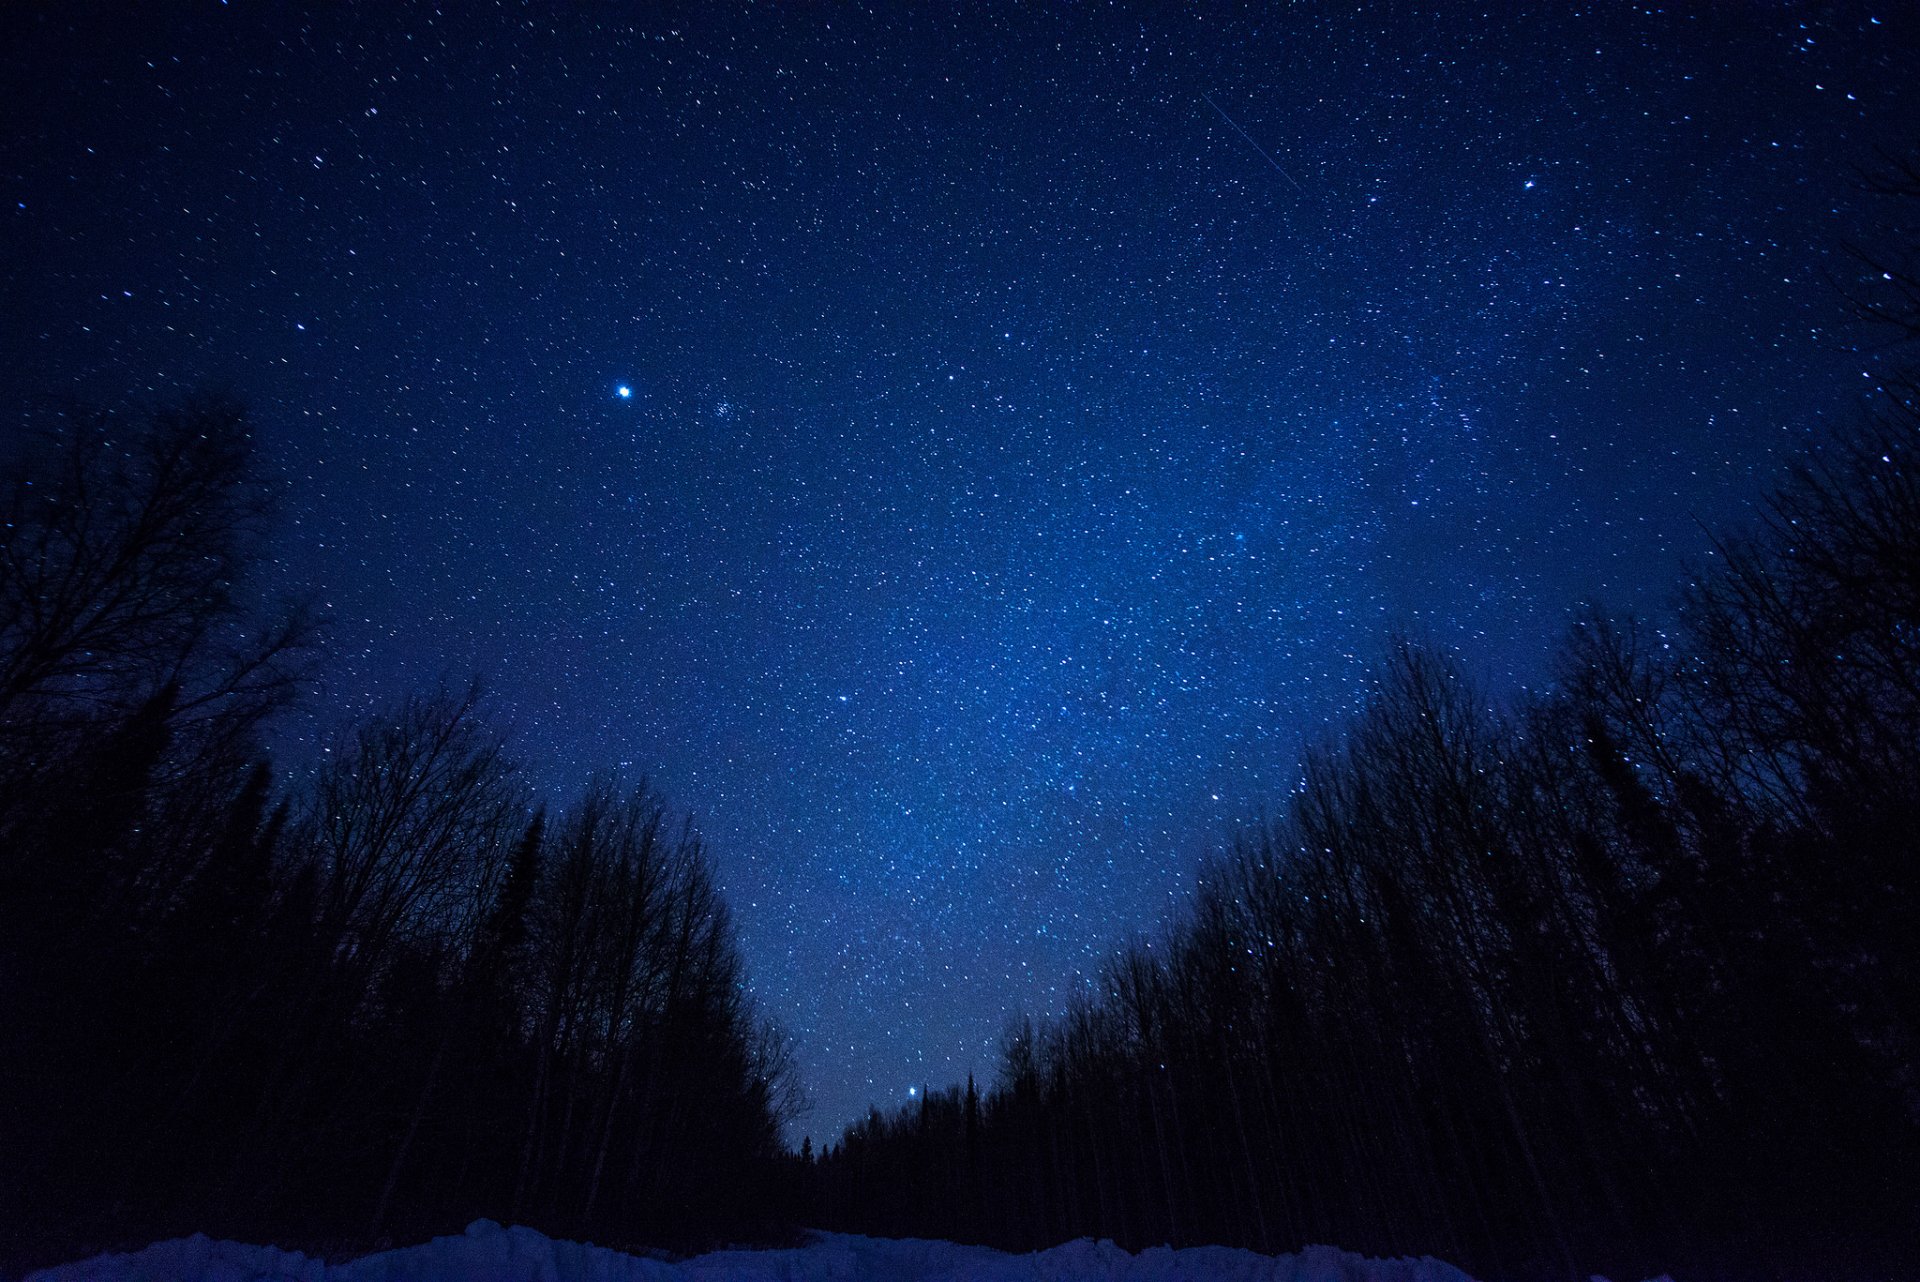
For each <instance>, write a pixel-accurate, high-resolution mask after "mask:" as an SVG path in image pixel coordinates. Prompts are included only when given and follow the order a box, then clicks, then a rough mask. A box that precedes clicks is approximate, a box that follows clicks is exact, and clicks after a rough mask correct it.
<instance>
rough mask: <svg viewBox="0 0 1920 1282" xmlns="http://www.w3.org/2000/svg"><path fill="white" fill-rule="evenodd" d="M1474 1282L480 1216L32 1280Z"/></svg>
mask: <svg viewBox="0 0 1920 1282" xmlns="http://www.w3.org/2000/svg"><path fill="white" fill-rule="evenodd" d="M269 1279H270V1280H272V1282H1472V1279H1471V1278H1469V1277H1467V1275H1466V1274H1464V1273H1462V1272H1461V1271H1460V1270H1459V1269H1456V1268H1454V1267H1453V1266H1452V1265H1450V1264H1443V1263H1441V1262H1440V1261H1439V1260H1434V1259H1419V1260H1369V1259H1366V1258H1364V1257H1362V1256H1358V1255H1350V1254H1348V1253H1347V1252H1345V1251H1336V1250H1334V1249H1333V1248H1332V1247H1326V1246H1310V1247H1308V1248H1307V1249H1306V1250H1305V1251H1302V1252H1301V1253H1300V1254H1298V1255H1280V1256H1271V1255H1255V1254H1254V1253H1253V1252H1251V1251H1237V1250H1231V1249H1229V1248H1227V1247H1217V1246H1207V1247H1191V1248H1188V1249H1186V1250H1179V1251H1175V1250H1172V1249H1169V1248H1167V1247H1159V1248H1157V1249H1154V1250H1150V1251H1142V1252H1140V1253H1139V1254H1138V1255H1133V1254H1130V1253H1128V1252H1126V1251H1123V1250H1121V1249H1120V1248H1119V1247H1117V1246H1115V1245H1114V1244H1113V1243H1111V1242H1092V1241H1088V1240H1086V1239H1084V1238H1083V1239H1081V1240H1080V1241H1078V1242H1069V1243H1067V1244H1066V1245H1065V1246H1057V1247H1054V1248H1053V1249H1052V1250H1050V1251H1040V1252H1037V1253H1035V1254H1033V1255H1008V1254H1006V1253H1005V1252H1002V1251H994V1250H990V1249H988V1248H986V1247H981V1246H956V1245H955V1244H954V1243H952V1242H924V1241H914V1240H894V1239H885V1238H867V1237H851V1236H847V1235H845V1234H838V1233H819V1234H815V1235H814V1236H813V1238H812V1240H811V1241H810V1242H809V1243H808V1244H807V1245H806V1246H803V1247H798V1248H795V1249H793V1250H783V1251H717V1252H715V1253H714V1254H712V1255H702V1256H698V1257H695V1258H693V1259H690V1260H681V1261H679V1262H677V1263H666V1262H663V1261H660V1260H649V1259H643V1258H641V1257H638V1256H632V1255H623V1254H621V1253H620V1252H618V1251H609V1250H607V1249H605V1248H604V1247H597V1246H591V1245H583V1244H581V1243H578V1242H556V1241H554V1240H553V1239H552V1238H548V1237H545V1236H542V1235H541V1234H539V1233H536V1232H534V1231H533V1230H532V1229H525V1228H510V1229H503V1228H501V1227H500V1226H499V1225H498V1224H495V1223H493V1222H492V1221H491V1220H475V1221H474V1222H473V1223H472V1224H471V1225H469V1226H468V1227H467V1231H466V1233H465V1234H464V1235H462V1236H460V1237H443V1238H435V1239H434V1240H433V1241H431V1242H428V1243H425V1244H423V1245H421V1246H410V1247H405V1248H403V1249H401V1250H397V1251H385V1252H382V1253H381V1254H379V1255H369V1256H367V1257H365V1258H364V1259H359V1260H354V1261H352V1262H350V1263H347V1264H334V1265H329V1264H327V1263H326V1262H325V1261H322V1260H315V1259H309V1258H308V1257H306V1256H304V1255H301V1254H299V1253H298V1252H294V1251H280V1250H276V1249H274V1248H273V1247H270V1246H244V1245H242V1244H240V1243H238V1242H216V1241H213V1240H212V1239H210V1238H208V1237H207V1236H206V1235H204V1234H196V1235H195V1236H193V1237H190V1238H179V1239H176V1240H174V1241H172V1242H159V1243H156V1244H154V1245H153V1246H150V1247H148V1248H147V1249H146V1250H144V1251H136V1252H134V1253H133V1254H130V1255H101V1256H96V1257H95V1258H93V1259H91V1260H83V1261H81V1262H79V1263H77V1264H66V1265H62V1266H60V1267H59V1268H53V1269H43V1270H41V1271H40V1272H38V1273H34V1274H31V1275H29V1278H28V1282H266V1280H269Z"/></svg>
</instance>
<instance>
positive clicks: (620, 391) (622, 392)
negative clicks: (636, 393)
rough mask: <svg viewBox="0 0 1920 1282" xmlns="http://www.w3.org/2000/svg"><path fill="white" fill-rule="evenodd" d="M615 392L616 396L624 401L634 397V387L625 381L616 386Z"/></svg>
mask: <svg viewBox="0 0 1920 1282" xmlns="http://www.w3.org/2000/svg"><path fill="white" fill-rule="evenodd" d="M613 394H614V395H615V396H618V397H619V398H620V399H621V400H623V401H628V400H632V399H633V389H632V388H631V387H629V386H627V385H626V384H625V383H622V384H620V386H618V387H616V388H614V389H613Z"/></svg>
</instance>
